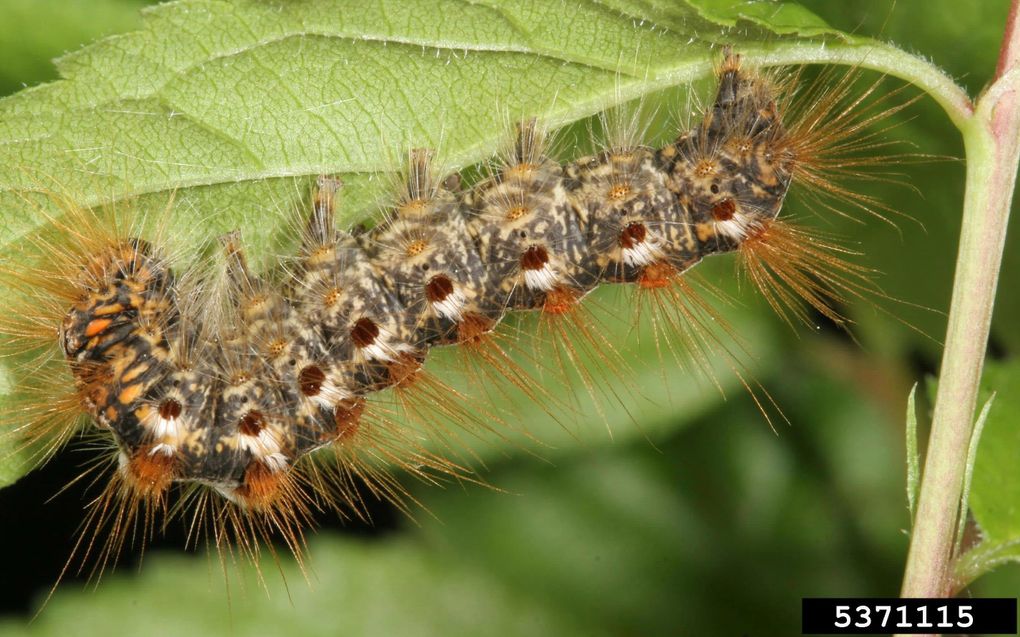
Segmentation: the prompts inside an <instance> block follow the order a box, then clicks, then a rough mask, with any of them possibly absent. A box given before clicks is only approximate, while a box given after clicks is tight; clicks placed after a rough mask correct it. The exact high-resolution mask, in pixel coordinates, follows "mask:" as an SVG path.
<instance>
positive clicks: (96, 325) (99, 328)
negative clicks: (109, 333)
mask: <svg viewBox="0 0 1020 637" xmlns="http://www.w3.org/2000/svg"><path fill="white" fill-rule="evenodd" d="M112 323H113V320H112V319H94V320H92V321H89V324H88V325H86V326H85V336H86V337H88V338H92V337H93V336H98V335H100V334H102V333H103V332H105V331H106V328H108V327H110V325H111V324H112Z"/></svg>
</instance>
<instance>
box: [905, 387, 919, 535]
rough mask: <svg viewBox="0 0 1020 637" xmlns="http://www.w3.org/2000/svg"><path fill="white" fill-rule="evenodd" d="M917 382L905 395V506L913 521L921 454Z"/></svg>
mask: <svg viewBox="0 0 1020 637" xmlns="http://www.w3.org/2000/svg"><path fill="white" fill-rule="evenodd" d="M916 396H917V383H914V386H913V387H912V388H911V389H910V396H908V397H907V508H908V509H909V510H910V522H911V524H913V522H914V511H915V510H916V507H917V494H918V489H919V488H920V484H921V454H920V452H919V451H918V450H917V404H916V401H915V398H916Z"/></svg>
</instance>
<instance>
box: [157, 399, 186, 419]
mask: <svg viewBox="0 0 1020 637" xmlns="http://www.w3.org/2000/svg"><path fill="white" fill-rule="evenodd" d="M181 409H182V407H181V404H180V403H179V402H177V401H176V400H174V399H173V398H167V399H166V400H164V401H163V402H161V403H160V404H159V417H160V418H162V419H163V420H176V419H177V418H178V417H179V416H180V415H181Z"/></svg>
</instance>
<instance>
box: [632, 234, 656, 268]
mask: <svg viewBox="0 0 1020 637" xmlns="http://www.w3.org/2000/svg"><path fill="white" fill-rule="evenodd" d="M662 256H663V254H662V250H661V248H660V247H659V243H658V241H648V240H645V241H642V242H641V243H637V244H635V245H634V246H633V247H630V248H623V262H624V263H625V264H627V265H631V266H637V267H641V266H645V265H648V264H650V263H655V262H656V261H659V260H660V259H661V258H662Z"/></svg>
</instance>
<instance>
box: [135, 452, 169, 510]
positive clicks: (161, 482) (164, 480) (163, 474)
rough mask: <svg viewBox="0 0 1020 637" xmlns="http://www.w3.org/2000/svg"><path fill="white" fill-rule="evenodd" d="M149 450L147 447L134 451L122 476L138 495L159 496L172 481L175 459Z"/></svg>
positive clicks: (146, 496)
mask: <svg viewBox="0 0 1020 637" xmlns="http://www.w3.org/2000/svg"><path fill="white" fill-rule="evenodd" d="M150 451H151V449H150V448H149V447H142V448H141V449H139V450H138V451H136V452H135V453H134V455H132V456H131V459H130V460H128V463H127V465H126V466H125V468H124V469H125V470H124V477H125V478H126V479H127V480H126V481H127V483H128V485H129V486H130V487H131V489H132V490H133V491H134V492H135V494H137V495H138V496H140V497H143V498H159V497H161V496H162V495H163V494H164V493H165V492H166V490H167V488H169V487H170V483H171V482H173V479H174V475H175V474H176V473H177V468H176V466H175V465H176V461H175V459H174V457H173V456H168V455H166V454H163V453H149V452H150Z"/></svg>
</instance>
